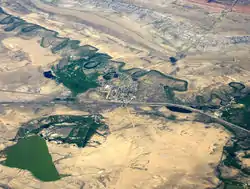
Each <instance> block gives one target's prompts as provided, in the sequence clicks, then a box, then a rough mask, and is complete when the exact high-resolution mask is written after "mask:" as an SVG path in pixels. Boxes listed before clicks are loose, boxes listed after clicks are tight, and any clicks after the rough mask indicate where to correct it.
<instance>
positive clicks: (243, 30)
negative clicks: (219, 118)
mask: <svg viewBox="0 0 250 189" xmlns="http://www.w3.org/2000/svg"><path fill="white" fill-rule="evenodd" d="M48 2H49V1H48ZM117 2H118V1H117ZM119 2H120V1H119ZM121 2H122V3H123V4H119V5H116V4H115V3H116V1H98V0H96V1H74V0H73V1H67V0H58V1H55V2H54V4H53V3H52V4H51V3H46V1H40V0H32V1H29V0H23V1H22V3H20V2H18V1H15V0H8V1H5V0H0V3H1V6H2V7H3V8H4V10H5V11H7V12H8V13H9V14H11V15H14V16H19V17H21V18H22V19H24V20H25V21H27V22H29V23H35V24H38V25H40V26H43V27H45V28H48V29H51V30H54V31H57V32H59V35H60V36H62V37H69V38H71V39H76V40H80V41H81V44H89V45H93V46H95V47H97V48H98V49H99V50H100V51H101V52H105V53H108V54H109V55H111V56H112V57H113V59H114V60H118V61H124V62H126V66H125V67H126V68H134V67H141V68H144V69H148V70H158V71H161V72H162V73H164V74H168V75H171V76H173V77H177V78H181V79H184V80H187V81H188V82H189V88H188V91H187V92H184V93H177V95H179V96H180V97H183V98H187V99H188V98H192V97H193V96H194V95H197V94H200V93H201V92H202V91H207V90H210V89H214V88H218V87H220V86H225V85H227V84H228V83H229V82H232V81H235V82H242V83H244V84H245V85H246V86H249V81H250V80H249V76H250V66H249V60H250V55H249V51H250V46H249V44H250V39H249V41H248V43H239V44H230V43H229V42H228V39H229V38H230V37H235V36H238V37H242V36H249V35H250V22H249V20H250V16H249V14H239V13H236V12H228V13H227V14H226V15H223V14H222V13H221V12H213V11H211V12H210V10H209V9H206V8H204V7H203V8H202V7H199V6H195V5H193V4H189V3H188V2H187V1H184V0H177V1H173V0H169V1H167V0H166V1H163V0H158V1H146V0H145V1H139V0H138V1H137V0H134V1H128V0H125V1H121ZM98 3H99V4H100V5H99V6H98ZM105 3H106V4H105ZM104 5H105V6H104ZM126 5H127V7H126ZM129 5H130V6H131V7H129ZM119 6H120V7H122V6H125V7H122V8H121V10H120V9H118V8H119ZM133 6H135V7H136V8H135V10H137V11H135V10H134V9H133V11H132V10H131V11H130V9H132V8H133ZM138 7H139V8H138ZM116 9H118V10H116ZM122 10H124V12H122ZM139 10H141V11H139ZM0 39H1V46H0V57H1V62H0V64H1V65H0V89H1V90H10V91H19V92H21V93H12V92H0V100H1V102H2V101H20V100H21V101H29V100H31V101H41V100H47V101H48V100H50V99H52V98H54V97H56V96H58V95H62V94H67V93H68V92H69V91H68V89H66V88H65V87H64V86H62V85H57V84H56V83H55V82H54V81H52V80H48V79H46V78H44V77H43V75H42V73H43V71H44V70H48V69H49V68H50V67H51V66H52V65H54V64H56V63H57V61H58V60H60V59H61V58H62V57H60V56H59V55H57V54H53V53H51V51H50V50H49V49H46V48H42V47H40V45H39V42H38V41H39V39H38V38H33V39H32V40H28V42H27V40H24V39H22V38H20V37H18V36H13V35H12V34H11V33H6V32H4V31H3V29H2V28H1V29H0ZM229 41H230V40H229ZM179 52H183V53H185V54H186V55H187V56H186V57H185V58H183V59H180V60H179V61H178V62H177V65H176V66H172V65H171V64H170V62H169V57H170V56H176V55H178V53H179ZM16 54H18V56H15V55H16ZM20 54H21V55H20ZM20 57H21V59H20ZM34 93H36V95H35V94H34ZM40 94H44V95H40ZM141 109H143V110H144V111H148V112H150V111H151V110H152V109H151V108H150V107H147V106H145V107H141ZM159 111H160V112H162V113H163V114H164V115H166V116H173V115H174V116H176V120H170V119H165V118H160V117H157V116H150V115H143V114H140V112H138V111H137V110H136V109H133V108H126V107H118V108H115V109H105V110H102V111H101V112H99V113H101V114H102V115H103V116H104V120H105V122H106V123H107V125H109V127H110V131H111V134H110V135H109V136H108V138H107V140H106V141H105V142H104V143H103V144H102V145H100V146H98V147H97V148H91V147H85V148H77V147H75V146H72V145H66V144H63V145H58V144H56V143H53V142H47V145H48V148H49V151H50V153H51V155H52V159H53V160H54V161H55V165H56V168H57V169H58V171H59V172H60V173H61V174H69V175H70V176H68V177H65V178H62V179H60V180H59V181H55V182H42V181H39V180H38V179H36V178H34V177H33V176H32V175H31V174H30V173H29V172H28V171H25V170H19V169H15V168H8V167H5V166H2V165H0V188H1V187H2V188H4V187H5V188H13V189H35V188H41V189H54V188H55V189H58V188H62V189H64V188H65V189H78V188H79V189H90V188H92V189H104V188H108V189H133V188H137V189H205V188H214V187H216V186H217V185H218V184H219V179H218V178H217V177H216V172H215V168H216V166H217V165H218V163H219V161H220V158H221V155H222V149H223V146H224V145H225V144H226V142H227V141H228V140H229V138H230V137H231V133H229V132H228V131H227V130H226V129H225V128H224V127H223V126H221V125H219V124H216V123H209V124H208V123H202V122H198V121H197V119H196V117H197V114H195V113H191V114H182V113H173V112H171V111H169V110H168V109H166V108H165V107H162V108H161V109H160V110H159ZM0 113H1V114H0V133H1V138H0V149H4V148H5V147H7V146H10V145H12V144H13V142H10V141H9V140H10V139H12V138H13V137H14V136H15V135H16V133H17V131H18V128H19V127H20V125H21V124H22V123H25V122H27V121H29V120H31V119H33V118H38V117H41V116H48V115H62V114H71V115H86V114H89V112H88V111H85V110H81V109H77V108H71V106H67V105H57V104H51V105H47V106H45V105H39V104H38V105H32V104H30V105H20V104H14V103H13V104H10V105H0ZM69 154H70V157H67V155H69ZM64 157H67V158H65V159H64ZM60 158H62V160H60V161H57V160H58V159H60ZM245 164H246V167H249V166H250V163H249V161H245ZM227 174H228V175H229V176H230V175H231V176H232V177H233V176H234V175H236V174H237V171H235V172H234V170H228V173H227Z"/></svg>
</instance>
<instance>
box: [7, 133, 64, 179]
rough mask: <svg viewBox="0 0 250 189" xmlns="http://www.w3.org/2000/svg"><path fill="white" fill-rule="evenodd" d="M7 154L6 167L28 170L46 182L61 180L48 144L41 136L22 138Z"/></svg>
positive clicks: (8, 149) (9, 148)
mask: <svg viewBox="0 0 250 189" xmlns="http://www.w3.org/2000/svg"><path fill="white" fill-rule="evenodd" d="M5 153H6V157H7V159H6V160H5V161H4V162H3V165H5V166H8V167H13V168H19V169H24V170H28V171H30V172H31V173H32V175H33V176H34V177H36V178H37V179H39V180H41V181H45V182H46V181H47V182H48V181H55V180H59V179H60V175H59V173H58V172H57V170H56V167H55V165H54V163H53V161H52V157H51V155H50V154H49V151H48V147H47V144H46V142H45V140H44V139H43V138H41V137H40V136H37V135H33V136H30V137H27V138H22V139H20V140H19V141H18V142H17V144H15V145H13V146H10V147H8V148H6V149H5Z"/></svg>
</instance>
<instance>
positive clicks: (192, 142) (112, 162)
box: [0, 107, 230, 189]
mask: <svg viewBox="0 0 250 189" xmlns="http://www.w3.org/2000/svg"><path fill="white" fill-rule="evenodd" d="M62 108H63V107H59V109H58V108H57V107H56V108H54V110H53V112H57V113H60V111H62ZM63 111H64V113H66V112H68V111H67V108H63ZM24 112H25V111H23V113H22V114H21V112H20V110H17V111H15V112H13V111H11V112H6V115H5V116H4V117H3V116H1V118H0V119H1V121H2V122H4V123H5V124H6V123H7V122H8V121H10V119H11V117H13V115H14V114H15V116H14V117H15V120H13V119H12V120H11V121H12V123H15V124H11V123H10V122H8V123H9V124H10V125H12V130H15V129H18V125H17V124H16V123H17V122H20V121H21V120H22V121H24V120H26V118H25V115H26V116H28V115H29V117H30V116H31V115H32V114H31V112H26V113H24ZM69 112H70V111H69ZM41 113H43V114H44V113H45V112H43V111H40V112H39V113H38V115H39V114H41ZM47 113H48V111H47ZM71 113H72V112H71ZM38 115H34V114H33V116H35V117H37V116H38ZM103 115H104V117H105V121H106V122H107V124H108V125H109V126H110V129H111V134H110V136H109V137H108V139H107V141H106V142H105V143H103V144H102V145H101V146H100V147H98V148H90V147H87V148H84V149H78V148H76V147H73V146H67V145H56V144H54V143H48V146H49V150H50V152H51V154H52V157H53V159H54V160H57V159H59V158H62V157H64V156H66V155H68V154H71V157H69V158H66V159H63V160H61V161H59V162H57V163H56V167H57V168H58V170H59V172H60V173H61V174H71V176H69V177H65V178H63V179H61V180H59V181H55V182H51V183H41V182H40V181H38V180H36V179H34V178H32V176H31V175H30V173H28V172H27V171H19V170H17V169H11V168H7V167H3V166H1V167H0V169H1V171H3V172H2V174H1V181H2V182H3V183H5V184H8V185H9V186H11V187H13V188H17V189H19V188H34V187H40V188H46V187H49V188H51V189H53V188H58V187H59V188H60V187H63V188H79V186H80V185H81V184H82V183H85V187H86V188H91V186H92V187H95V188H109V189H117V188H119V189H127V188H131V189H132V188H145V189H152V188H157V189H160V188H162V189H163V188H197V189H203V188H206V187H213V186H215V185H216V184H217V183H218V179H217V178H216V176H215V172H214V168H215V166H216V165H217V164H218V162H219V160H220V157H221V151H222V147H223V145H224V144H225V142H226V141H227V139H228V137H229V136H230V135H229V134H228V133H227V132H226V131H225V130H224V129H223V128H222V127H220V126H218V125H215V124H210V126H211V127H210V128H205V127H204V126H205V125H204V124H202V123H197V122H192V121H186V122H185V121H184V122H183V121H182V122H178V121H176V122H172V121H166V120H164V119H158V120H156V119H152V118H150V117H149V116H140V115H136V113H135V112H134V111H133V110H132V109H130V114H128V111H127V110H126V109H124V108H118V109H116V110H114V111H112V112H106V113H104V114H103ZM132 122H133V123H134V127H133V124H132ZM13 125H16V126H13ZM9 135H10V134H9ZM10 175H12V176H10ZM4 178H6V179H4ZM27 180H29V182H27Z"/></svg>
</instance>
